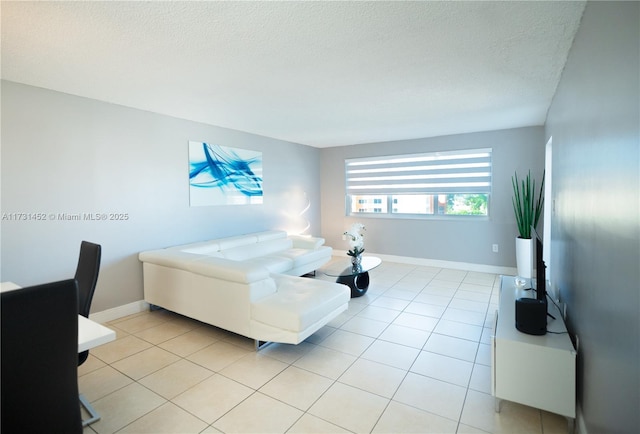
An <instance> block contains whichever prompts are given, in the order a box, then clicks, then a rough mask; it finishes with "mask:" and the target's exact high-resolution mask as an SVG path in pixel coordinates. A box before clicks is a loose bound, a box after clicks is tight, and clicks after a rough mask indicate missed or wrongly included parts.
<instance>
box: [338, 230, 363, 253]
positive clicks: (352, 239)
mask: <svg viewBox="0 0 640 434" xmlns="http://www.w3.org/2000/svg"><path fill="white" fill-rule="evenodd" d="M364 230H365V227H364V225H363V224H362V223H354V224H353V225H351V229H349V230H348V231H346V232H345V233H344V234H343V235H342V239H346V240H347V241H348V242H349V245H350V246H351V250H349V251H348V252H347V255H349V256H358V255H360V254H361V253H362V252H364V235H362V231H364Z"/></svg>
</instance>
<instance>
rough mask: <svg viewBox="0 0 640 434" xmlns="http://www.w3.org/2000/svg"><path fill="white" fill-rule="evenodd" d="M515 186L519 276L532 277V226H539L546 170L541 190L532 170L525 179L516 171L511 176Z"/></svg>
mask: <svg viewBox="0 0 640 434" xmlns="http://www.w3.org/2000/svg"><path fill="white" fill-rule="evenodd" d="M511 184H512V186H513V198H512V202H513V210H514V212H515V214H516V223H517V224H518V232H519V234H520V235H519V236H518V237H517V238H516V264H517V267H518V276H520V277H524V278H527V279H530V278H531V277H532V275H533V240H532V239H531V228H532V227H533V228H534V229H535V228H536V227H537V226H538V221H539V220H540V215H541V214H542V207H543V206H544V172H543V173H542V182H541V184H540V190H539V191H536V181H535V179H532V178H531V171H529V173H528V174H527V177H526V178H525V179H523V180H519V179H518V174H517V173H515V174H514V175H513V176H512V177H511Z"/></svg>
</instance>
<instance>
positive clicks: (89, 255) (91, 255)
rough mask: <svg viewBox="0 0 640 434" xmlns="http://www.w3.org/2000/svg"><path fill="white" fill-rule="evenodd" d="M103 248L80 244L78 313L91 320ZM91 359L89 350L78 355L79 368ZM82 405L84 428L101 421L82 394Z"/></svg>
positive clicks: (87, 242) (77, 276)
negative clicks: (84, 417) (85, 412)
mask: <svg viewBox="0 0 640 434" xmlns="http://www.w3.org/2000/svg"><path fill="white" fill-rule="evenodd" d="M101 255H102V247H101V246H100V245H99V244H94V243H90V242H89V241H83V242H82V243H81V244H80V256H79V258H78V266H77V268H76V275H75V280H76V281H77V282H78V313H79V314H80V315H82V316H84V317H86V318H89V311H90V310H91V301H92V300H93V293H94V292H95V290H96V284H97V283H98V273H99V272H100V258H101ZM87 357H89V350H87V351H83V352H81V353H79V354H78V366H80V365H82V364H83V363H84V362H85V361H86V360H87ZM79 396H80V404H82V406H83V407H84V408H85V410H87V412H88V413H89V418H88V419H86V420H84V421H82V424H83V426H87V425H89V424H91V423H93V422H96V421H97V420H99V419H100V416H99V415H98V413H97V412H96V411H95V409H94V408H93V407H92V406H91V404H89V401H87V399H86V398H85V397H84V396H83V395H82V394H80V395H79Z"/></svg>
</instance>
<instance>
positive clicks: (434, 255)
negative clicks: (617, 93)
mask: <svg viewBox="0 0 640 434" xmlns="http://www.w3.org/2000/svg"><path fill="white" fill-rule="evenodd" d="M470 148H492V149H493V156H492V159H493V181H492V182H493V190H492V194H491V198H490V204H489V214H490V216H489V218H488V219H487V218H484V219H465V218H462V219H460V218H458V219H447V220H442V219H423V220H407V219H390V218H365V217H362V216H356V217H347V216H346V215H345V187H344V160H345V159H347V158H355V157H363V156H378V155H390V154H409V153H416V152H431V151H445V150H455V149H470ZM544 149H545V143H544V129H543V127H527V128H517V129H510V130H500V131H490V132H482V133H472V134H460V135H452V136H442V137H434V138H425V139H416V140H403V141H397V142H384V143H372V144H363V145H356V146H343V147H335V148H327V149H322V152H321V172H322V175H321V180H322V181H321V182H322V234H323V236H324V237H325V238H326V239H327V243H328V244H330V245H332V246H333V247H334V248H335V249H339V250H347V249H348V245H347V243H346V242H345V241H342V233H343V232H344V231H345V230H346V229H348V228H349V226H350V225H351V224H352V223H353V222H355V221H360V222H362V223H364V224H365V226H366V227H367V229H366V233H365V243H366V245H365V248H366V249H367V250H368V251H370V252H376V253H379V254H387V255H397V256H406V257H412V258H422V259H431V260H442V261H452V262H463V263H471V264H481V265H491V266H500V267H515V238H516V236H517V227H516V223H515V217H514V214H513V207H512V204H511V196H512V187H511V176H512V175H513V173H514V172H515V171H517V172H518V175H519V176H522V175H525V174H526V173H527V171H528V170H531V171H532V175H533V176H535V177H536V178H537V179H538V182H539V181H540V179H541V176H542V171H543V169H544ZM492 244H498V245H499V252H498V253H493V252H492V250H491V247H492Z"/></svg>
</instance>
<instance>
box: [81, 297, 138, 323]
mask: <svg viewBox="0 0 640 434" xmlns="http://www.w3.org/2000/svg"><path fill="white" fill-rule="evenodd" d="M146 310H149V303H147V302H146V301H144V300H139V301H134V302H133V303H129V304H125V305H122V306H118V307H114V308H111V309H107V310H103V311H102V312H95V313H92V314H90V315H89V318H90V319H91V320H92V321H95V322H98V323H100V324H104V323H107V322H109V321H113V320H114V319H119V318H122V317H125V316H128V315H133V314H135V313H140V312H144V311H146Z"/></svg>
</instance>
